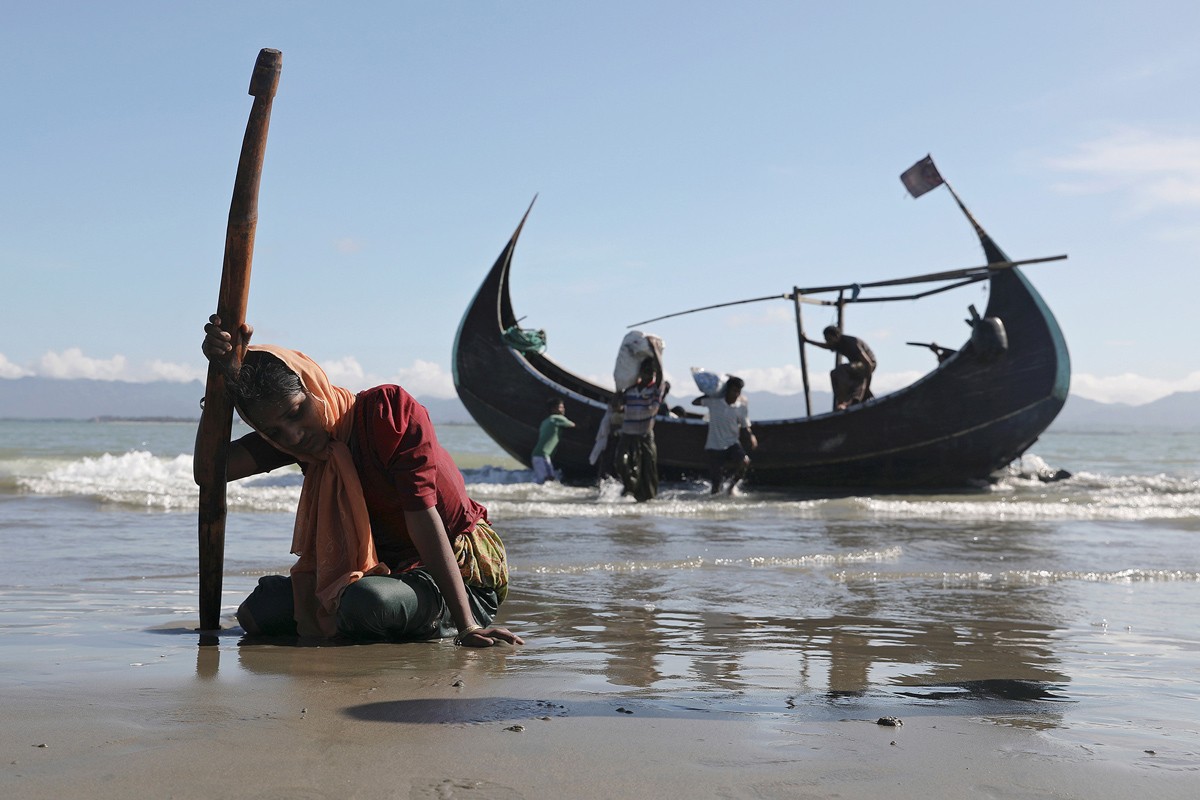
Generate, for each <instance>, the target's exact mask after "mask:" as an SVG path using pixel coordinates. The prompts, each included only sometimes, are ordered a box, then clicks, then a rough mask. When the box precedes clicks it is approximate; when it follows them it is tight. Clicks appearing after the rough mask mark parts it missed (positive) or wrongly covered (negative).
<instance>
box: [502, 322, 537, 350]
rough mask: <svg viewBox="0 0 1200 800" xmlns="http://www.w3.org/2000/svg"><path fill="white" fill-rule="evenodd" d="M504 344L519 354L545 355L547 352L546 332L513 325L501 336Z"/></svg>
mask: <svg viewBox="0 0 1200 800" xmlns="http://www.w3.org/2000/svg"><path fill="white" fill-rule="evenodd" d="M501 336H502V337H503V338H504V343H505V344H507V345H508V346H509V347H511V348H512V349H514V350H516V351H517V352H518V353H530V352H532V353H544V352H545V351H546V332H545V331H543V330H536V331H535V330H532V329H526V328H522V327H521V326H519V325H511V326H509V327H508V328H506V329H505V330H504V333H502V334H501Z"/></svg>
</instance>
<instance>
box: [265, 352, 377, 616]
mask: <svg viewBox="0 0 1200 800" xmlns="http://www.w3.org/2000/svg"><path fill="white" fill-rule="evenodd" d="M250 349H251V350H261V351H263V352H266V353H270V354H271V355H273V356H275V357H276V358H278V359H279V360H280V361H282V362H283V363H284V364H285V365H286V366H287V368H288V369H290V370H292V371H293V372H295V373H296V374H297V375H298V376H300V384H301V385H302V386H303V387H304V391H305V392H306V393H307V394H308V395H309V396H310V397H312V398H313V399H314V400H315V401H317V403H318V404H319V405H320V407H321V410H322V412H323V414H324V420H325V430H326V432H327V433H329V436H330V439H329V446H328V448H327V449H326V450H325V452H324V453H322V454H321V455H319V456H315V457H314V456H312V455H308V454H305V455H301V454H298V453H292V452H291V451H289V450H288V449H287V448H286V447H284V446H283V445H281V444H279V443H278V442H275V441H272V440H271V439H270V437H267V436H265V435H263V434H262V433H261V431H260V432H259V433H260V435H263V438H265V439H267V441H270V442H271V444H273V445H274V446H275V447H277V448H279V449H280V450H282V451H284V452H285V453H288V454H289V455H293V456H296V458H297V459H299V460H301V461H304V462H305V470H304V485H303V486H302V487H301V489H300V504H299V506H298V507H297V508H296V527H295V529H294V531H293V532H292V553H294V554H295V555H297V556H299V559H298V560H297V561H296V563H295V564H294V565H293V566H292V596H293V599H294V600H295V607H296V608H295V616H296V624H297V626H298V629H299V632H300V635H302V636H317V635H320V636H333V635H334V634H335V633H337V607H338V601H339V599H340V598H341V595H342V590H343V589H345V588H346V587H347V586H349V585H350V584H352V583H354V582H355V581H357V580H358V579H359V578H361V577H363V576H364V575H387V574H388V573H389V572H391V570H389V569H388V566H387V564H384V563H383V562H381V561H380V560H379V558H378V557H377V556H376V555H375V542H374V540H373V539H372V538H371V519H370V516H369V515H368V513H367V503H366V500H365V499H364V498H363V490H362V484H361V483H360V482H359V479H358V469H357V468H356V467H355V466H354V458H353V456H351V454H350V447H349V445H348V444H347V443H348V442H349V441H350V432H351V430H352V428H353V425H354V414H353V413H352V412H353V410H354V401H355V396H354V394H353V393H352V392H351V391H350V390H348V389H343V388H342V387H340V386H334V385H333V384H332V383H330V382H329V376H328V375H326V374H325V371H324V370H323V369H321V368H320V367H319V366H317V363H316V362H315V361H313V360H312V359H311V358H309V357H308V356H306V355H304V353H301V352H299V351H296V350H287V349H284V348H282V347H276V346H275V345H251V347H250ZM247 422H249V420H247Z"/></svg>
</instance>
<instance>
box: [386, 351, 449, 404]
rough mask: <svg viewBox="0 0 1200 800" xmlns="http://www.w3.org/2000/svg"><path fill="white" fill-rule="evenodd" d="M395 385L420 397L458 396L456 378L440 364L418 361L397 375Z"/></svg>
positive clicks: (402, 369)
mask: <svg viewBox="0 0 1200 800" xmlns="http://www.w3.org/2000/svg"><path fill="white" fill-rule="evenodd" d="M395 383H398V384H400V385H401V386H403V387H404V389H405V390H406V391H407V392H408V393H409V394H412V395H417V396H418V397H438V398H447V397H455V396H457V394H458V393H457V392H456V391H455V389H454V378H453V377H452V376H451V375H450V373H448V372H446V371H445V370H444V369H442V367H441V365H440V364H435V363H433V362H432V361H422V360H421V359H417V360H416V361H414V362H413V365H412V366H411V367H403V368H401V369H400V371H399V372H397V373H396V379H395Z"/></svg>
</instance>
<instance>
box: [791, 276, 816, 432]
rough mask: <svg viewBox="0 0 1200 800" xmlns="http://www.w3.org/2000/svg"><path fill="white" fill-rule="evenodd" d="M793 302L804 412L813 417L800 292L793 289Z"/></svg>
mask: <svg viewBox="0 0 1200 800" xmlns="http://www.w3.org/2000/svg"><path fill="white" fill-rule="evenodd" d="M792 300H793V302H794V303H795V306H796V334H797V336H798V337H799V339H800V376H801V377H802V378H803V379H804V410H805V411H806V412H807V413H808V416H810V417H811V416H812V393H811V392H810V391H809V388H808V351H806V350H805V349H804V320H803V318H802V317H801V316H800V305H801V303H800V290H799V289H796V288H793V290H792Z"/></svg>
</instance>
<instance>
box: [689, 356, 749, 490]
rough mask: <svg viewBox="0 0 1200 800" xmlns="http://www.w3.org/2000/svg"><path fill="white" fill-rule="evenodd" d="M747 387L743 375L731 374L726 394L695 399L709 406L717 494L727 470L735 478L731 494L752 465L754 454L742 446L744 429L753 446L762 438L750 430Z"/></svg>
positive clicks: (708, 446) (709, 451)
mask: <svg viewBox="0 0 1200 800" xmlns="http://www.w3.org/2000/svg"><path fill="white" fill-rule="evenodd" d="M743 386H745V382H744V381H743V380H742V379H741V378H735V377H730V378H729V380H727V381H726V382H725V393H724V394H723V395H721V396H719V397H709V396H707V395H706V396H704V397H697V398H696V399H695V400H693V401H692V405H694V406H705V407H706V408H707V409H708V438H707V439H706V440H705V442H704V453H705V455H707V456H708V469H709V476H710V479H711V481H712V493H713V494H717V493H718V492H720V491H721V487H722V486H723V485H724V483H725V476H726V473H728V474H729V475H730V477H731V480H730V481H729V493H730V494H732V493H733V491H734V489H735V488H736V487H737V485H738V481H740V480H741V479H742V476H744V475H745V474H746V469H747V468H748V467H749V466H750V456H748V455H746V451H745V450H744V449H743V448H742V441H741V433H742V431H745V432H746V435H747V440H748V442H749V444H750V449H751V450H753V449H755V448H756V447H758V440H757V439H755V438H754V432H753V431H752V430H750V409H749V404H748V403H747V402H746V398H744V397H742V387H743Z"/></svg>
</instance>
